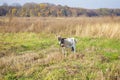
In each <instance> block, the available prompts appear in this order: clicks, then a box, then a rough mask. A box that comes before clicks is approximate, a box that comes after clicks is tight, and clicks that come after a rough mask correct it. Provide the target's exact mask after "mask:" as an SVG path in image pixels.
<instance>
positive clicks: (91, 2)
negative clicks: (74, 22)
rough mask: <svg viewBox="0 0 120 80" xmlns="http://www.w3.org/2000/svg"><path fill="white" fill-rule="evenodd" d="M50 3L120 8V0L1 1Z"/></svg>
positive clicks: (8, 0)
mask: <svg viewBox="0 0 120 80" xmlns="http://www.w3.org/2000/svg"><path fill="white" fill-rule="evenodd" d="M32 2H33V3H37V4H39V3H50V4H55V5H62V6H69V7H76V8H87V9H98V8H112V9H116V8H120V5H119V3H120V1H118V0H116V1H114V0H111V1H109V0H105V1H101V0H96V1H94V0H89V1H82V0H80V1H77V0H74V1H73V0H72V1H64V0H61V1H59V0H52V1H51V0H46V1H44V0H34V1H33V0H26V1H24V0H19V1H18V0H12V1H10V0H4V1H1V2H0V5H3V4H4V3H7V4H8V5H12V4H14V3H19V4H20V5H24V4H25V3H32Z"/></svg>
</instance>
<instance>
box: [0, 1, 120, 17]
mask: <svg viewBox="0 0 120 80" xmlns="http://www.w3.org/2000/svg"><path fill="white" fill-rule="evenodd" d="M9 15H13V16H18V17H32V16H39V17H40V16H42V17H48V16H51V17H78V16H89V17H92V16H120V9H108V8H100V9H85V8H73V7H68V6H61V5H54V4H50V3H39V4H36V3H25V4H24V5H22V6H21V5H19V4H14V5H7V4H6V3H5V4H3V5H1V6H0V16H9Z"/></svg>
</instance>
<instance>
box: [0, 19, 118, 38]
mask: <svg viewBox="0 0 120 80" xmlns="http://www.w3.org/2000/svg"><path fill="white" fill-rule="evenodd" d="M119 30H120V17H114V18H111V17H92V18H90V17H78V18H76V17H72V18H65V17H63V18H51V17H48V18H46V17H30V18H25V17H19V18H18V17H14V18H9V17H8V18H4V17H1V18H0V32H36V33H41V32H44V33H53V34H66V35H76V36H80V37H83V36H84V37H88V36H89V37H107V38H120V31H119Z"/></svg>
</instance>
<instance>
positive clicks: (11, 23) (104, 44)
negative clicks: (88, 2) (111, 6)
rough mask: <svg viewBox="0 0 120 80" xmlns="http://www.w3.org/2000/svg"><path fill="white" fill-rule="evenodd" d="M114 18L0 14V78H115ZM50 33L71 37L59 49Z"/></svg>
mask: <svg viewBox="0 0 120 80" xmlns="http://www.w3.org/2000/svg"><path fill="white" fill-rule="evenodd" d="M119 30H120V18H119V17H115V18H114V19H111V18H109V17H98V18H95V17H93V18H87V17H85V18H13V19H11V18H5V17H1V18H0V32H1V33H0V80H119V79H120V65H119V64H120V31H119ZM56 34H60V35H62V36H64V37H71V36H72V37H75V38H76V39H77V45H76V47H77V52H76V53H75V54H74V53H71V52H70V51H69V50H68V54H67V57H64V55H63V54H62V53H61V51H60V48H59V44H58V42H57V38H56Z"/></svg>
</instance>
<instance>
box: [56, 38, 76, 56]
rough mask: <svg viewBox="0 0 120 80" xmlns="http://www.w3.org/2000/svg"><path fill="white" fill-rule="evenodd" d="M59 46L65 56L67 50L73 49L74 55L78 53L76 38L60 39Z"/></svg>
mask: <svg viewBox="0 0 120 80" xmlns="http://www.w3.org/2000/svg"><path fill="white" fill-rule="evenodd" d="M58 41H59V45H60V47H62V53H64V55H65V48H71V51H72V52H73V53H75V52H76V42H77V41H76V39H75V38H62V37H60V36H59V37H58Z"/></svg>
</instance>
